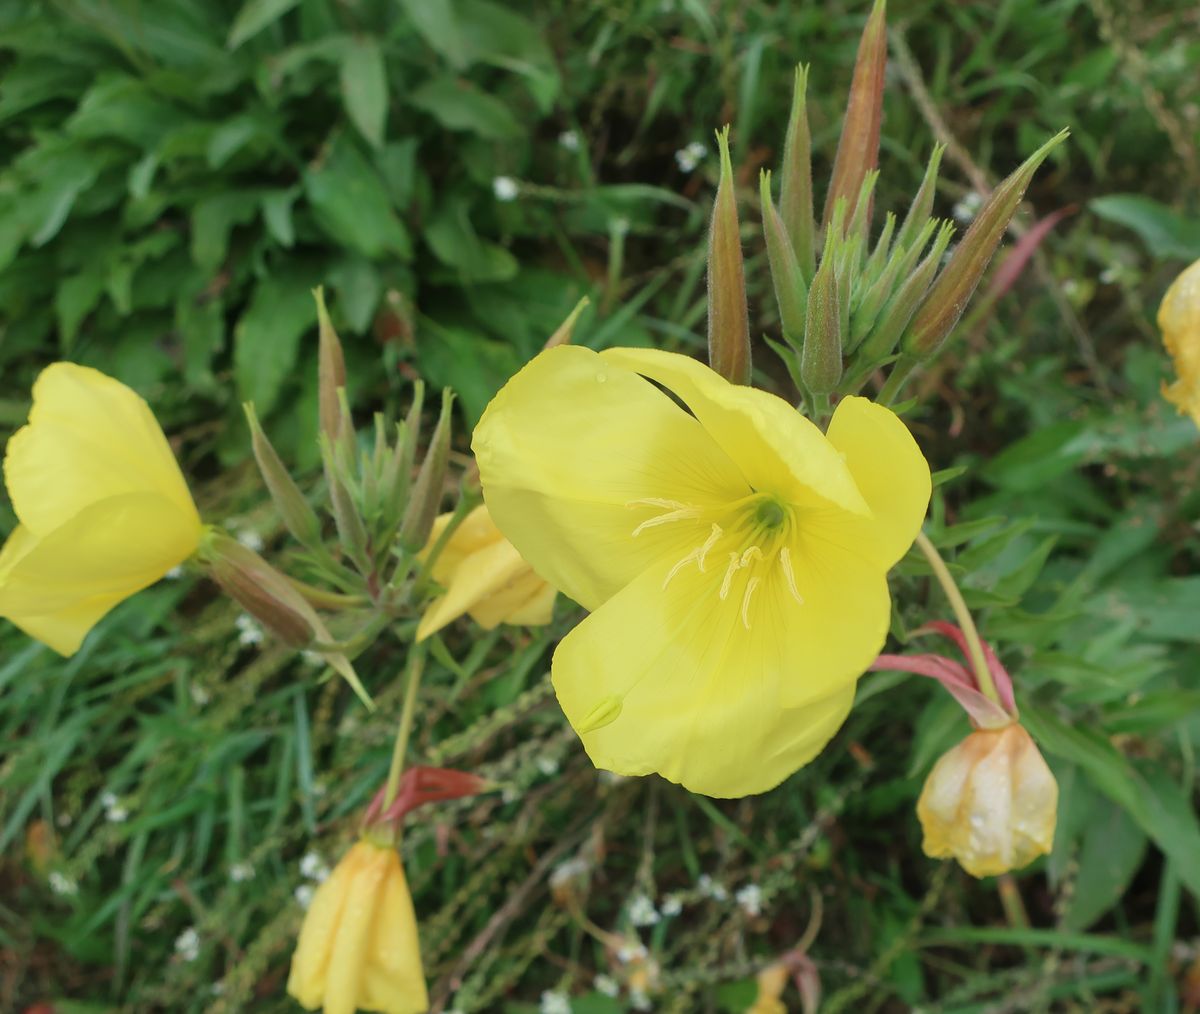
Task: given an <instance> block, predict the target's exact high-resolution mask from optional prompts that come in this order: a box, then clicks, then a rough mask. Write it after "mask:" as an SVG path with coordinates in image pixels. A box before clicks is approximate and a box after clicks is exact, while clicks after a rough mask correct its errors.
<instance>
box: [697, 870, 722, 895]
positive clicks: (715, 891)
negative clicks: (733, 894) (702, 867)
mask: <svg viewBox="0 0 1200 1014" xmlns="http://www.w3.org/2000/svg"><path fill="white" fill-rule="evenodd" d="M696 890H698V891H699V892H700V893H701V894H703V895H705V896H706V897H709V898H712V900H713V901H724V900H725V899H726V898H728V897H729V892H728V891H727V890H725V888H724V886H723V885H721V884H718V883H717V882H716V881H715V880H713V878H712V877H710V876H709V875H708V874H707V873H701V874H700V879H699V880H697V881H696Z"/></svg>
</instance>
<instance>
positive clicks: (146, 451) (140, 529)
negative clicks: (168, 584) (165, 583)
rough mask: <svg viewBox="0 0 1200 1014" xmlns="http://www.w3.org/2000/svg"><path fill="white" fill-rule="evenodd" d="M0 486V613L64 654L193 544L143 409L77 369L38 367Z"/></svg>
mask: <svg viewBox="0 0 1200 1014" xmlns="http://www.w3.org/2000/svg"><path fill="white" fill-rule="evenodd" d="M4 479H5V482H6V484H7V486H8V493H9V496H10V497H11V498H12V503H13V509H14V510H15V511H16V514H17V518H18V520H19V522H20V524H18V525H17V527H16V528H15V529H14V530H13V532H12V534H11V535H10V536H9V537H8V541H7V542H6V543H5V544H4V548H3V550H0V616H4V617H6V618H8V619H10V620H12V622H13V623H15V624H16V625H17V626H19V627H20V628H21V629H22V630H24V631H25V632H26V633H27V634H29V635H30V636H31V637H35V638H37V639H38V640H39V641H43V642H45V643H46V644H48V645H49V646H50V647H51V648H53V649H54V650H55V651H57V652H59V653H60V654H63V655H71V654H73V653H74V652H75V651H77V650H78V648H79V645H80V644H81V643H82V641H83V638H84V637H85V636H86V634H87V632H88V631H89V630H91V628H92V627H93V626H94V625H95V624H96V623H97V622H98V621H99V620H100V618H101V617H102V616H103V615H104V614H105V613H107V612H108V611H109V610H110V609H112V607H113V606H115V605H116V604H117V603H118V602H120V601H122V600H123V599H126V598H128V597H129V596H130V595H133V594H134V593H135V592H138V591H141V589H143V588H145V587H146V586H147V585H150V584H153V583H154V582H155V581H157V580H158V579H159V578H160V577H162V576H163V575H164V574H165V573H166V572H167V571H168V570H170V569H171V568H172V567H174V566H176V565H177V564H179V563H181V562H182V561H183V560H185V559H187V557H189V556H190V555H191V554H192V553H193V551H194V550H195V549H196V546H197V543H198V542H199V539H200V528H201V526H200V516H199V515H198V514H197V513H196V506H195V504H194V503H193V502H192V497H191V494H190V493H188V488H187V484H186V483H185V482H184V480H183V476H182V475H181V474H180V471H179V465H178V464H177V463H176V461H175V456H174V455H173V454H172V453H171V448H170V446H169V445H168V444H167V440H166V437H164V436H163V432H162V429H161V428H160V427H159V425H158V423H157V422H156V421H155V419H154V415H153V413H151V411H150V409H149V407H148V406H147V405H146V403H145V402H144V401H143V400H142V399H141V398H140V397H139V396H138V395H137V394H135V393H134V392H133V391H131V390H130V389H129V388H128V387H126V386H125V385H124V384H122V383H120V382H119V381H116V380H113V379H112V378H111V377H107V376H105V375H104V374H103V373H100V372H98V371H97V370H93V369H89V368H88V367H85V366H77V365H75V364H74V363H55V364H54V365H52V366H48V367H47V368H46V369H45V370H43V371H42V373H41V375H40V376H39V377H38V379H37V382H36V383H35V384H34V385H33V408H32V409H30V412H29V422H28V424H27V425H26V426H24V427H22V428H21V429H20V430H18V431H17V433H16V434H14V435H13V437H12V439H11V440H9V442H8V449H7V451H6V453H5V456H4Z"/></svg>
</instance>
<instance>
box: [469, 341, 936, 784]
mask: <svg viewBox="0 0 1200 1014" xmlns="http://www.w3.org/2000/svg"><path fill="white" fill-rule="evenodd" d="M656 385H661V388H660V387H659V386H656ZM662 388H666V390H667V391H669V392H671V393H670V394H666V393H664V391H663V390H662ZM672 395H674V396H675V398H678V399H679V401H680V402H682V403H683V404H684V405H686V406H687V409H684V408H681V407H680V405H679V404H678V403H677V402H676V401H675V400H674V399H673V398H672ZM474 450H475V456H476V460H477V461H478V463H479V470H480V476H481V479H482V483H483V491H484V497H485V499H486V500H487V504H488V507H489V509H490V510H491V513H492V517H493V518H494V519H495V521H496V524H497V525H498V526H499V527H500V530H501V531H502V532H504V534H505V535H506V536H508V538H509V539H511V540H512V543H513V545H515V546H516V547H517V549H518V550H519V551H520V553H521V555H522V556H524V557H525V559H527V560H528V561H529V562H530V564H531V565H532V566H533V569H534V570H535V571H537V573H539V574H540V575H541V576H542V577H544V578H546V580H548V581H549V582H550V583H551V584H552V585H554V586H555V587H557V588H558V589H559V590H560V591H562V592H564V593H566V594H567V595H569V596H570V597H571V598H573V599H575V600H576V601H577V602H579V603H580V604H582V605H583V606H585V607H586V608H587V609H589V610H592V615H591V616H589V617H588V618H587V619H586V620H584V621H583V622H582V623H581V624H580V625H579V626H578V627H576V628H575V629H574V630H573V631H572V632H571V633H570V634H569V635H568V636H567V637H566V638H565V639H564V640H563V642H562V643H561V644H560V645H559V647H558V650H557V652H556V653H555V656H554V665H553V680H554V688H555V691H556V693H557V694H558V700H559V703H560V704H561V705H562V708H563V711H564V712H565V713H566V716H567V719H568V720H569V721H570V722H571V724H572V725H573V726H574V727H575V730H576V732H578V733H579V735H580V736H581V738H582V740H583V744H584V747H585V748H586V750H587V751H588V754H589V755H590V756H591V758H592V760H593V762H594V763H595V764H596V766H597V767H600V768H606V769H608V770H611V771H616V772H618V773H620V774H625V775H644V774H648V773H650V772H658V773H660V774H662V775H664V776H665V777H667V778H669V779H671V780H672V781H675V782H679V783H681V784H683V785H684V786H686V787H687V788H689V789H691V790H693V791H695V792H702V793H705V794H708V795H712V796H743V795H747V794H749V793H752V792H763V791H765V790H767V789H769V788H771V787H772V786H774V785H776V784H778V783H779V782H780V781H782V780H783V779H784V778H786V777H787V776H788V775H789V774H791V773H792V772H793V771H795V770H796V769H797V768H799V767H800V766H801V765H803V764H805V763H807V762H808V761H809V760H811V759H812V757H814V756H815V755H816V754H817V753H818V751H820V749H821V748H822V747H823V746H824V745H825V744H826V743H827V742H828V741H829V739H830V737H831V736H832V735H833V734H834V733H835V732H836V731H837V729H838V727H839V726H840V725H841V724H842V722H843V720H844V719H845V717H846V714H847V713H848V712H849V710H850V705H851V703H852V702H853V700H854V684H855V681H856V680H857V679H858V677H859V675H861V674H862V672H863V671H864V670H865V669H866V667H867V666H868V665H869V664H870V662H871V660H872V659H874V657H875V656H876V654H878V652H879V650H880V648H881V647H882V646H883V642H884V638H885V637H886V634H887V629H888V621H889V615H890V600H889V596H888V588H887V571H888V569H889V568H890V567H891V566H892V565H893V564H894V563H895V562H896V561H897V560H898V559H899V558H900V557H901V556H902V555H903V554H904V553H905V552H906V551H907V549H908V547H909V546H910V545H911V543H912V541H913V539H914V537H915V536H916V533H917V531H918V529H919V527H920V524H921V521H922V519H923V517H924V515H925V509H926V507H927V505H928V502H929V492H930V478H929V466H928V465H927V464H926V462H925V459H924V458H923V457H922V456H921V452H920V450H919V449H918V448H917V445H916V443H915V442H914V441H913V439H912V436H911V435H910V434H909V432H908V430H907V429H906V428H905V426H904V424H903V423H902V422H900V420H899V419H898V418H897V417H896V416H895V414H894V413H892V412H890V411H889V410H888V409H886V408H882V407H880V406H878V405H874V404H872V403H871V402H869V401H867V400H865V399H863V398H846V399H844V400H843V401H842V402H841V403H840V404H839V405H838V409H837V412H836V413H835V415H834V417H833V421H832V423H831V424H830V426H829V432H828V435H825V434H822V433H821V431H820V430H819V429H818V428H817V427H816V426H814V425H813V424H812V423H811V422H809V421H808V420H807V419H805V418H804V417H803V416H802V415H800V414H799V413H798V412H796V411H795V410H794V409H793V408H792V406H790V405H789V404H788V403H787V402H785V401H783V400H782V399H780V398H777V397H775V396H774V395H771V394H768V393H766V392H765V391H759V390H755V389H753V388H750V387H741V386H736V385H734V384H731V383H729V382H727V381H725V380H724V379H722V378H721V377H720V376H718V375H717V374H716V373H714V372H713V371H712V370H710V369H708V368H707V367H706V366H703V365H701V364H700V363H698V362H696V361H694V360H692V359H688V358H687V357H685V356H680V355H675V354H672V353H668V352H660V351H654V350H648V349H609V350H607V351H605V352H603V353H599V354H597V353H595V352H592V351H591V350H589V349H585V348H577V347H572V346H566V347H560V348H554V349H550V350H548V351H546V352H543V353H541V354H540V355H538V356H537V357H536V358H534V359H533V360H532V361H531V362H530V363H529V365H527V366H526V367H525V368H524V369H523V370H522V371H521V372H520V373H519V374H517V375H516V376H515V377H514V378H513V379H512V380H510V381H509V382H508V384H507V385H506V386H505V387H504V389H503V390H502V391H501V392H500V393H499V394H498V395H497V396H496V398H495V399H494V400H493V401H492V403H491V405H489V406H488V409H487V411H486V412H485V413H484V416H483V419H482V420H481V421H480V423H479V426H478V427H477V428H476V430H475V439H474Z"/></svg>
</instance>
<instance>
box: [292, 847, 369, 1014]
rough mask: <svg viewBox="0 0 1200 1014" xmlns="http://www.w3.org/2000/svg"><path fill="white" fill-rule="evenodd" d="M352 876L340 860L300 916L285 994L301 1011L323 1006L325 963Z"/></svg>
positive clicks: (326, 972)
mask: <svg viewBox="0 0 1200 1014" xmlns="http://www.w3.org/2000/svg"><path fill="white" fill-rule="evenodd" d="M352 876H353V864H351V863H347V862H346V861H345V859H343V860H342V862H340V863H338V864H337V866H336V867H334V870H333V872H332V873H331V874H330V875H329V877H328V878H326V880H325V881H324V883H322V884H321V885H320V886H319V887H318V888H317V891H316V893H315V894H314V895H313V899H312V902H311V903H310V904H309V906H308V911H307V912H306V913H305V914H304V924H303V925H302V926H301V927H300V939H299V941H298V942H297V944H296V950H295V952H294V953H293V954H292V967H291V971H290V972H289V973H288V982H287V991H288V993H289V995H291V996H293V997H295V999H296V1000H297V1001H298V1002H299V1003H300V1005H301V1006H302V1007H304V1009H305V1010H316V1009H317V1008H318V1007H320V1006H321V1005H322V1004H323V1003H324V1002H325V979H326V975H327V974H328V972H329V959H330V957H331V956H332V954H333V941H334V939H335V938H336V936H337V932H338V926H339V924H340V923H341V918H342V909H343V908H344V906H345V903H346V897H347V890H348V888H349V884H350V880H351V878H352Z"/></svg>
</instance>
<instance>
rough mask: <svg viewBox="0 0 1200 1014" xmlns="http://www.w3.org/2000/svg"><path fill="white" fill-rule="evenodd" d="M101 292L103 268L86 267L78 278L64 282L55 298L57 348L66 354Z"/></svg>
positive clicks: (99, 266)
mask: <svg viewBox="0 0 1200 1014" xmlns="http://www.w3.org/2000/svg"><path fill="white" fill-rule="evenodd" d="M103 292H104V265H103V264H97V265H89V266H88V267H87V268H85V269H84V270H83V271H81V272H80V273H79V274H77V275H72V276H71V277H70V278H64V279H63V280H62V281H61V282H60V283H59V285H58V290H57V291H56V292H55V294H54V313H55V316H56V317H57V318H58V332H59V342H60V347H61V348H62V349H63V351H64V352H66V351H68V350H69V349H70V348H71V346H72V344H73V343H74V341H75V335H76V334H78V333H79V325H80V324H81V323H82V322H83V319H84V318H85V317H86V316H87V315H88V314H89V313H91V312H92V310H94V309H95V308H96V304H97V303H99V302H100V296H101V295H102V294H103Z"/></svg>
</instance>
